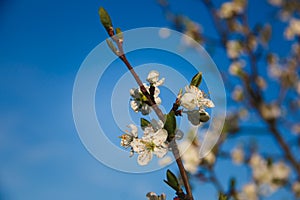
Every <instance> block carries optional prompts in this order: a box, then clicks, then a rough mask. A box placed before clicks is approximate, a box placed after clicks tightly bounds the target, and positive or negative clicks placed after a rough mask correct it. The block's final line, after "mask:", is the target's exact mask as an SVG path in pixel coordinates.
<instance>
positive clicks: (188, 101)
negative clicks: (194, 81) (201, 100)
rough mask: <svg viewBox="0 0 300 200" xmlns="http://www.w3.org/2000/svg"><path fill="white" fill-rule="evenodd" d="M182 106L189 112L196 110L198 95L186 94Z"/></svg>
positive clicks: (182, 98)
mask: <svg viewBox="0 0 300 200" xmlns="http://www.w3.org/2000/svg"><path fill="white" fill-rule="evenodd" d="M180 104H181V106H183V107H184V108H186V109H188V110H194V108H195V107H196V106H197V99H196V95H195V94H193V93H185V94H184V95H183V96H182V97H181V100H180Z"/></svg>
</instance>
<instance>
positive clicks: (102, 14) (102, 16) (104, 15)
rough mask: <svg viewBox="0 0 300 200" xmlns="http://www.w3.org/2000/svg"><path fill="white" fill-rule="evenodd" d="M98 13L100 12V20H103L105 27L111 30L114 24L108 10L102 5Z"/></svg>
mask: <svg viewBox="0 0 300 200" xmlns="http://www.w3.org/2000/svg"><path fill="white" fill-rule="evenodd" d="M98 13H99V16H100V20H101V23H102V25H103V26H104V28H105V29H106V30H107V31H108V30H110V29H111V28H112V27H113V25H112V22H111V19H110V16H109V14H108V12H107V11H106V10H105V9H104V8H103V7H100V8H99V11H98Z"/></svg>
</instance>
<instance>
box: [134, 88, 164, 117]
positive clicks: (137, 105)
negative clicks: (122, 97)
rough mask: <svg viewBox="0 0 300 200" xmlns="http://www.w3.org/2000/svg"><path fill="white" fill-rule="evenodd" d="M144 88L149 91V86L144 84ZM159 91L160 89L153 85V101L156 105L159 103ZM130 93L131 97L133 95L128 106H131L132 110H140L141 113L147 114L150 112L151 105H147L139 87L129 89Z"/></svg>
mask: <svg viewBox="0 0 300 200" xmlns="http://www.w3.org/2000/svg"><path fill="white" fill-rule="evenodd" d="M144 86H145V88H146V89H147V90H148V92H149V88H150V87H149V86H147V85H144ZM159 93H160V90H159V89H158V88H157V87H155V90H154V101H155V103H156V104H157V105H160V104H161V99H160V98H159V96H158V95H159ZM130 95H131V97H133V99H132V100H131V101H130V106H131V108H132V110H134V111H135V112H139V111H140V112H141V113H142V114H143V115H148V114H149V113H150V112H151V106H149V105H148V104H147V103H146V102H147V98H146V96H144V95H143V93H142V92H141V90H140V89H139V88H132V89H131V90H130Z"/></svg>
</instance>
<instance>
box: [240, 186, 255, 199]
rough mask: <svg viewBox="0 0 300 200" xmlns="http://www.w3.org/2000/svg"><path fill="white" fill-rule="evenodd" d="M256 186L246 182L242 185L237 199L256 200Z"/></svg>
mask: <svg viewBox="0 0 300 200" xmlns="http://www.w3.org/2000/svg"><path fill="white" fill-rule="evenodd" d="M257 193H258V191H257V186H256V184H255V183H248V184H246V185H244V186H243V188H242V191H241V193H239V194H238V199H239V200H257V199H258V196H257Z"/></svg>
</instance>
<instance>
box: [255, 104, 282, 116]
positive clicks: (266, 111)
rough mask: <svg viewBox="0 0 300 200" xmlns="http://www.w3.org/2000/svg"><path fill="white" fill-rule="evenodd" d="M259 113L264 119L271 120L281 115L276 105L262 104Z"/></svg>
mask: <svg viewBox="0 0 300 200" xmlns="http://www.w3.org/2000/svg"><path fill="white" fill-rule="evenodd" d="M260 112H261V114H262V116H263V118H264V119H267V120H273V119H276V118H278V117H279V116H280V115H281V110H280V108H279V107H278V105H277V104H275V103H271V104H262V105H261V106H260Z"/></svg>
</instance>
